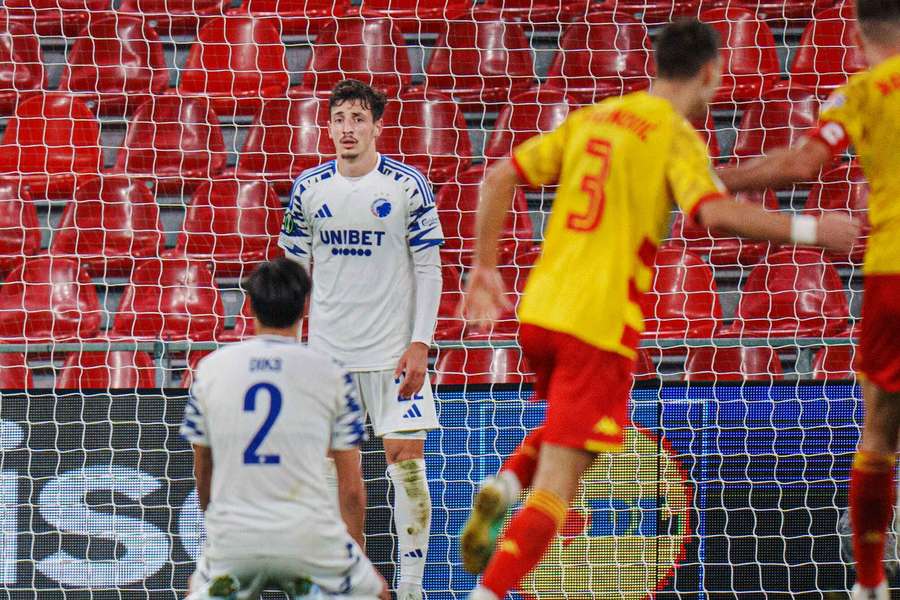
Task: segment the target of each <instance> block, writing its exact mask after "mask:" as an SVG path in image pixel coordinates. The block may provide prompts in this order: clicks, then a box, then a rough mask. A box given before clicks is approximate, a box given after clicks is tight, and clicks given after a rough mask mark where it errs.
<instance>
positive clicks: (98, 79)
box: [59, 15, 169, 115]
mask: <svg viewBox="0 0 900 600" xmlns="http://www.w3.org/2000/svg"><path fill="white" fill-rule="evenodd" d="M168 85H169V70H168V68H167V67H166V59H165V56H164V54H163V47H162V42H160V40H159V36H158V35H157V34H156V32H155V31H154V30H153V29H152V28H150V26H149V25H147V23H146V21H144V20H142V19H139V18H137V17H124V16H121V15H111V16H107V17H100V18H95V19H91V21H90V23H89V24H88V26H87V27H85V29H84V30H83V31H82V32H81V34H80V35H79V36H78V37H77V38H76V40H75V44H74V45H73V46H72V49H71V50H70V51H69V56H68V60H67V62H66V66H65V68H64V69H63V73H62V78H61V80H60V83H59V88H60V90H63V91H66V92H69V93H70V94H73V95H77V96H78V97H79V98H81V99H83V100H84V101H85V102H86V103H87V105H88V106H89V107H91V108H94V109H95V110H96V111H97V113H98V114H101V115H106V114H122V113H132V112H134V110H135V109H137V107H138V106H140V105H141V104H142V103H144V102H146V101H147V100H148V99H149V97H150V95H151V94H158V93H161V92H162V91H163V90H165V89H166V87H168Z"/></svg>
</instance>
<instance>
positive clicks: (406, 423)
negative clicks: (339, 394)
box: [350, 371, 438, 439]
mask: <svg viewBox="0 0 900 600" xmlns="http://www.w3.org/2000/svg"><path fill="white" fill-rule="evenodd" d="M350 375H351V376H352V377H353V382H354V383H355V384H356V391H357V394H358V397H359V398H360V400H362V404H363V407H364V408H365V410H366V412H368V413H369V416H370V417H371V418H372V428H373V429H374V430H375V435H377V436H378V437H389V438H390V437H411V438H419V439H425V433H426V432H427V431H428V430H429V429H437V427H438V419H437V410H436V409H435V407H434V395H433V394H432V393H431V379H429V377H428V374H426V375H425V383H424V384H423V385H422V389H421V390H419V392H418V393H417V394H413V396H412V397H411V398H409V399H406V398H401V397H400V394H398V391H399V389H400V380H397V379H395V378H394V372H393V371H360V372H356V373H350Z"/></svg>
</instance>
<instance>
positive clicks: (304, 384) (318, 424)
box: [181, 336, 365, 554]
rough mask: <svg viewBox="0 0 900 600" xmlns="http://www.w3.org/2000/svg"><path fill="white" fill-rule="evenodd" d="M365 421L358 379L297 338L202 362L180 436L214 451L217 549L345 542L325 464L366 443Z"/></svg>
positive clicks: (268, 340)
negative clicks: (329, 456)
mask: <svg viewBox="0 0 900 600" xmlns="http://www.w3.org/2000/svg"><path fill="white" fill-rule="evenodd" d="M362 414H363V413H362V407H361V405H360V403H359V402H358V401H357V399H356V397H355V392H354V391H353V382H352V379H351V376H350V375H349V374H347V373H346V372H345V371H343V370H342V369H341V368H340V367H338V366H337V364H336V363H335V362H334V361H333V360H332V359H330V358H327V357H325V356H323V355H321V354H320V353H318V352H315V351H313V350H311V349H309V348H307V347H306V346H304V345H303V344H301V343H299V342H297V341H294V340H290V339H288V338H284V337H280V336H260V337H256V338H253V339H250V340H247V341H244V342H241V343H238V344H234V345H232V346H227V347H224V348H221V349H219V350H217V351H215V352H213V353H212V354H210V355H209V356H207V357H206V358H205V359H203V360H202V361H201V362H200V365H199V367H198V369H197V373H196V376H195V379H194V384H193V385H192V386H191V394H190V398H189V400H188V403H187V406H186V407H185V414H184V420H183V423H182V425H181V434H182V436H184V438H185V439H187V440H188V441H189V442H190V443H192V444H198V445H201V446H208V447H210V448H211V450H212V458H213V477H212V486H211V492H210V504H209V507H208V509H207V511H206V514H205V522H206V530H207V537H208V547H209V549H210V551H211V552H212V553H213V554H215V552H216V550H217V549H219V550H220V551H221V550H222V549H229V548H231V549H234V548H240V549H242V550H244V551H246V552H250V551H251V549H254V550H253V553H255V554H260V553H263V554H265V553H266V552H267V551H268V550H269V549H271V551H272V552H273V553H275V552H278V551H280V550H281V551H283V550H282V549H285V548H287V549H292V548H293V549H296V548H302V547H307V546H308V544H309V542H310V540H312V539H323V538H324V539H341V537H342V536H343V537H346V536H347V530H346V527H345V525H344V521H343V520H342V519H341V517H340V514H339V511H338V507H337V505H336V504H335V501H334V496H333V495H332V494H331V493H330V491H329V489H328V484H327V482H326V478H325V465H326V461H325V457H326V453H327V452H328V450H329V449H333V450H349V449H353V448H356V447H357V446H358V445H359V444H360V443H362V441H363V439H364V437H365V430H364V427H363V421H362ZM259 540H265V544H263V545H262V546H260V545H259Z"/></svg>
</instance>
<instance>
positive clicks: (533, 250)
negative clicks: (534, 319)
mask: <svg viewBox="0 0 900 600" xmlns="http://www.w3.org/2000/svg"><path fill="white" fill-rule="evenodd" d="M540 257H541V247H540V246H531V245H529V246H525V247H523V248H522V249H521V250H519V252H517V253H515V254H508V255H507V256H506V257H504V256H502V255H501V260H502V261H503V262H501V263H499V264H498V265H497V268H498V270H499V271H500V277H501V278H502V279H503V283H504V287H505V288H506V291H507V293H508V294H509V296H508V299H509V301H510V303H511V304H513V305H516V304H518V302H519V300H521V298H522V294H524V293H525V285H526V284H527V283H528V278H529V277H530V276H531V270H532V269H534V265H535V264H537V261H538V259H540Z"/></svg>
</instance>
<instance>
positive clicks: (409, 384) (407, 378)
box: [394, 342, 428, 398]
mask: <svg viewBox="0 0 900 600" xmlns="http://www.w3.org/2000/svg"><path fill="white" fill-rule="evenodd" d="M427 370H428V346H426V345H425V344H423V343H422V342H413V343H412V344H410V345H409V348H407V349H406V352H404V353H403V356H401V357H400V362H398V363H397V368H396V369H394V377H395V378H398V377H400V376H401V375H402V376H403V381H402V382H401V383H400V391H399V392H398V393H399V394H400V397H401V398H410V397H412V395H413V394H415V393H416V392H418V391H419V390H421V389H422V386H423V385H424V384H425V371H427Z"/></svg>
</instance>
